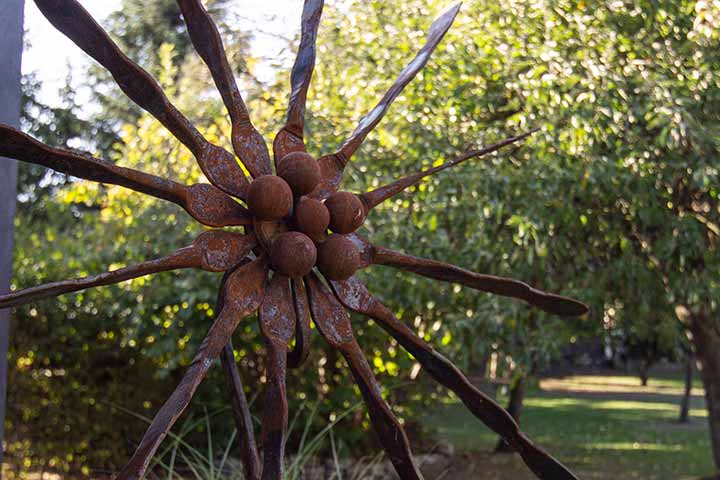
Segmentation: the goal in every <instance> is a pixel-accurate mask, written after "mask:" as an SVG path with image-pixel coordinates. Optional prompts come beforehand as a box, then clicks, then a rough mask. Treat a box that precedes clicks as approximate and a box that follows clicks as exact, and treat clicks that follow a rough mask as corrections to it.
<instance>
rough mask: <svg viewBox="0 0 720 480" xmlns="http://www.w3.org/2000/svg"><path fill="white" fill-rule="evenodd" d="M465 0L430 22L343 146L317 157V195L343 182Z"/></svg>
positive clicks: (426, 60) (327, 193)
mask: <svg viewBox="0 0 720 480" xmlns="http://www.w3.org/2000/svg"><path fill="white" fill-rule="evenodd" d="M461 4H462V2H458V3H456V4H455V5H453V6H452V7H450V8H449V9H447V10H446V11H445V12H444V13H442V14H441V15H440V16H439V17H438V18H437V19H436V20H435V21H434V22H433V23H432V25H431V26H430V30H429V32H428V36H427V41H426V43H425V45H424V46H423V47H422V48H421V49H420V51H419V52H418V54H417V55H416V56H415V58H414V59H413V60H412V62H410V63H409V64H408V65H407V66H406V67H405V68H404V69H403V70H402V72H400V75H399V76H398V78H397V80H395V83H393V85H392V86H391V87H390V89H389V90H388V91H387V93H385V95H384V96H383V98H382V99H381V100H380V102H378V104H377V105H376V106H375V108H373V109H372V110H371V111H370V113H368V114H367V115H365V117H363V119H362V120H360V123H359V124H358V126H357V127H356V128H355V131H353V133H352V134H350V136H349V137H348V138H347V139H346V140H345V142H344V143H343V144H342V146H341V147H340V149H339V150H338V151H337V152H335V153H333V154H330V155H326V156H324V157H321V158H319V159H318V162H319V163H320V169H321V170H322V173H323V181H322V183H321V184H320V185H319V186H318V187H317V189H316V190H315V191H314V192H313V193H312V196H313V197H315V198H322V199H324V198H327V197H328V196H329V195H330V194H332V193H333V192H335V191H336V190H337V189H338V186H339V185H340V180H341V179H342V172H343V170H344V169H345V165H347V162H348V161H349V160H350V157H352V155H353V154H354V153H355V151H356V150H357V149H358V147H360V145H361V144H362V142H363V140H365V137H367V135H368V133H370V132H371V131H372V130H373V129H374V128H375V127H376V126H377V124H378V123H379V122H380V120H382V118H383V117H384V116H385V113H387V111H388V109H389V108H390V105H391V104H392V103H393V102H394V101H395V99H396V98H397V97H398V95H400V92H402V91H403V89H404V88H405V87H406V86H407V84H408V83H410V81H411V80H412V79H413V78H414V77H415V75H417V73H418V72H419V71H420V70H421V69H422V68H423V67H424V66H425V64H426V63H427V62H428V60H429V59H430V55H432V53H433V51H434V50H435V48H436V47H437V46H438V44H439V43H440V41H441V40H442V39H443V37H444V36H445V33H447V31H448V29H450V25H452V23H453V21H454V20H455V17H456V16H457V14H458V12H459V11H460V6H461Z"/></svg>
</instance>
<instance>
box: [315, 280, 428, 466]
mask: <svg viewBox="0 0 720 480" xmlns="http://www.w3.org/2000/svg"><path fill="white" fill-rule="evenodd" d="M305 282H306V286H307V289H308V292H309V298H310V311H311V312H312V316H313V320H314V321H315V325H317V327H318V330H319V331H320V334H321V335H322V336H323V337H324V338H325V340H327V342H328V343H329V344H330V346H332V347H333V348H336V349H338V350H339V351H340V353H342V355H343V357H345V360H346V361H347V363H348V365H349V366H350V370H351V371H352V374H353V376H354V377H355V382H356V383H357V385H358V386H359V387H360V392H361V393H362V396H363V400H364V401H365V405H366V406H367V408H368V413H369V414H370V420H371V422H372V425H373V429H374V430H375V432H376V433H377V435H378V437H379V440H380V443H381V444H382V446H383V448H384V449H385V451H386V452H387V454H388V456H389V457H390V461H392V463H393V465H394V466H395V470H397V472H398V475H400V478H402V479H404V480H407V479H422V478H423V477H422V474H421V473H420V470H419V469H418V468H417V466H416V465H415V462H414V461H413V457H412V451H411V450H410V443H409V442H408V439H407V436H406V435H405V431H404V430H403V428H402V426H401V425H400V422H398V420H397V418H395V416H394V415H393V413H392V411H391V410H390V407H389V406H388V404H387V403H386V402H385V400H383V398H382V395H381V394H380V386H379V385H378V383H377V380H376V379H375V375H373V373H372V369H371V368H370V365H369V364H368V362H367V359H366V358H365V355H364V354H363V352H362V350H361V349H360V346H359V345H358V343H357V341H356V340H355V336H354V334H353V331H352V327H351V326H350V319H349V318H348V314H347V312H346V311H345V309H344V308H343V307H342V305H341V304H340V303H339V302H338V300H337V299H336V298H335V296H334V295H333V293H332V292H331V291H330V289H329V288H328V287H327V286H325V285H324V284H323V283H322V281H321V280H320V279H319V278H318V277H317V276H315V274H311V275H308V276H307V277H305Z"/></svg>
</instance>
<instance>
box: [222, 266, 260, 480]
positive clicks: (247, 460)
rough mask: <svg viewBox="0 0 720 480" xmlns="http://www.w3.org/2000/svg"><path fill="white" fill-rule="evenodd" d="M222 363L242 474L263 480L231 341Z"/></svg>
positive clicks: (223, 354) (252, 478) (248, 410)
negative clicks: (235, 430)
mask: <svg viewBox="0 0 720 480" xmlns="http://www.w3.org/2000/svg"><path fill="white" fill-rule="evenodd" d="M231 273H232V272H226V273H225V275H223V279H222V281H221V282H220V289H219V292H218V299H217V305H216V306H215V311H216V312H222V311H223V308H224V306H225V284H226V282H227V279H228V277H229V276H230V275H231ZM220 363H221V364H222V368H223V373H224V374H225V383H226V385H227V389H228V393H229V395H230V406H231V408H232V412H233V419H234V420H235V428H236V429H237V444H238V447H239V448H240V462H241V463H242V466H243V473H244V475H245V478H246V479H247V480H260V475H261V474H262V467H261V466H260V455H259V454H258V449H257V445H256V443H255V429H254V428H253V419H252V415H251V414H250V406H249V405H248V401H247V397H246V396H245V390H244V389H243V385H242V379H241V378H240V371H239V370H238V366H237V363H236V362H235V352H234V350H233V345H232V340H228V342H227V343H226V344H225V346H224V347H223V349H222V352H220Z"/></svg>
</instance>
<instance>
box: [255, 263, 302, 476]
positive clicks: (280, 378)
mask: <svg viewBox="0 0 720 480" xmlns="http://www.w3.org/2000/svg"><path fill="white" fill-rule="evenodd" d="M258 318H259V320H260V330H261V332H262V334H263V337H264V338H265V378H266V383H265V402H264V404H263V417H262V436H263V474H262V478H263V479H265V480H272V479H280V478H282V477H283V473H282V472H283V460H284V457H285V434H286V431H287V425H288V402H287V392H286V388H285V372H286V371H287V353H288V344H289V343H290V341H291V340H292V337H293V333H294V332H295V310H294V308H293V301H292V292H291V290H290V279H289V278H288V277H286V276H285V275H280V274H278V273H275V275H274V276H273V278H272V280H271V281H270V285H269V286H268V288H267V292H266V294H265V300H264V301H263V304H262V306H261V307H260V314H259V315H258Z"/></svg>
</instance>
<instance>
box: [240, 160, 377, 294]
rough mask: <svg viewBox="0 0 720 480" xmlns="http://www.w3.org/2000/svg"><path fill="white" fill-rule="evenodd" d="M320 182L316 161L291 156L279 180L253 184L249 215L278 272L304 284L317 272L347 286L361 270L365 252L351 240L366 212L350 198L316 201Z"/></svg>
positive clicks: (269, 178)
mask: <svg viewBox="0 0 720 480" xmlns="http://www.w3.org/2000/svg"><path fill="white" fill-rule="evenodd" d="M321 180H322V173H321V171H320V166H319V164H318V162H317V161H316V160H315V159H314V158H313V157H312V156H310V155H308V154H307V153H305V152H293V153H289V154H287V155H286V156H284V157H283V158H281V159H280V161H279V162H278V165H277V175H263V176H261V177H258V178H256V179H255V180H253V182H252V183H251V184H250V188H249V189H248V195H247V204H248V209H249V210H250V213H251V214H252V216H253V222H254V225H255V232H256V235H257V237H258V240H259V242H260V245H261V246H262V248H263V249H264V250H265V251H266V252H267V253H268V254H269V258H270V263H271V266H272V268H273V269H274V270H275V271H276V272H278V273H281V274H283V275H287V276H289V277H292V278H299V277H303V276H305V275H307V274H309V273H310V271H311V270H312V269H313V267H316V266H317V267H318V269H319V270H320V271H321V272H322V273H323V275H325V276H326V277H327V278H329V279H331V280H345V279H347V278H349V277H351V276H352V275H353V273H355V271H356V270H357V269H358V268H359V267H360V251H359V250H358V248H357V247H356V246H355V244H354V243H353V242H352V240H351V239H350V238H349V237H348V236H347V235H348V234H350V233H352V232H354V231H355V230H357V228H358V227H360V225H362V223H363V221H364V220H365V217H366V215H367V209H366V208H365V206H364V205H363V202H362V201H361V200H360V198H359V197H358V196H357V195H355V194H353V193H350V192H336V193H334V194H333V195H331V196H330V197H328V198H327V199H326V200H324V201H321V200H319V199H317V198H314V197H313V196H312V192H313V191H314V190H315V189H316V187H317V186H318V185H319V184H320V182H321Z"/></svg>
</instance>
